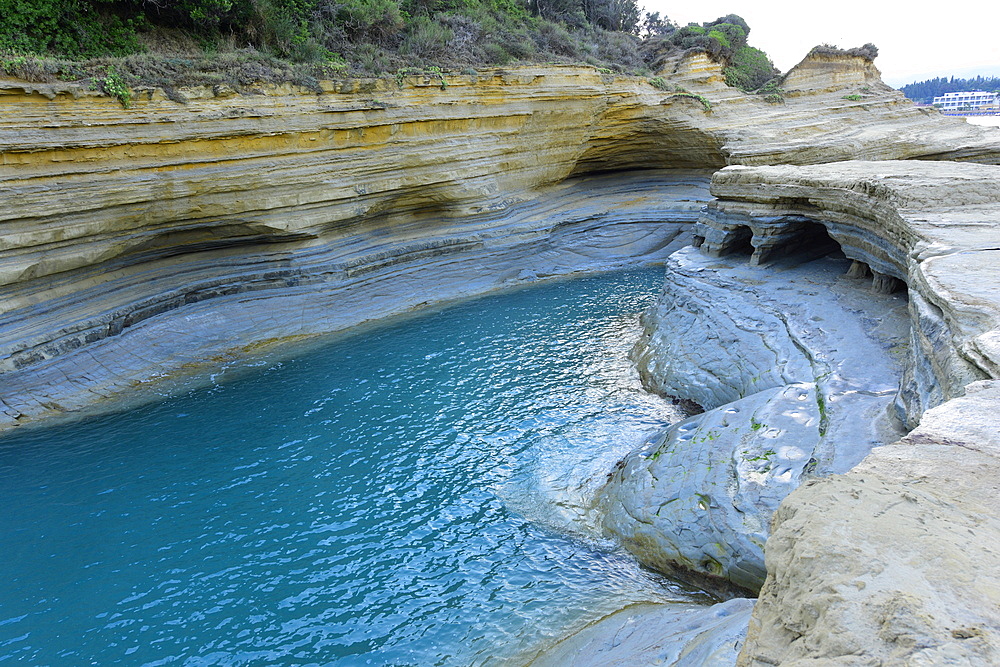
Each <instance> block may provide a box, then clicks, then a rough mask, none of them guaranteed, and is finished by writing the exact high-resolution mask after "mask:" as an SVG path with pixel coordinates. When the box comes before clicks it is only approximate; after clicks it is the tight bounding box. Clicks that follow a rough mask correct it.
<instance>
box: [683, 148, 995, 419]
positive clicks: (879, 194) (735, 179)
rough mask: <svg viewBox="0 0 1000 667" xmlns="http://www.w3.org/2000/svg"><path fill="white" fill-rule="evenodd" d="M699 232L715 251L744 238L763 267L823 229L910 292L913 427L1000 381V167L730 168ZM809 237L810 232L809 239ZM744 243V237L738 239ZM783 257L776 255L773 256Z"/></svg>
mask: <svg viewBox="0 0 1000 667" xmlns="http://www.w3.org/2000/svg"><path fill="white" fill-rule="evenodd" d="M712 193H713V194H715V195H716V196H717V197H719V201H718V202H716V203H714V204H712V205H711V206H710V208H709V211H708V213H707V214H706V215H705V216H703V217H702V218H701V219H700V221H699V225H698V231H697V233H698V234H700V235H701V236H702V237H703V238H704V239H705V242H704V243H703V248H704V249H705V250H706V252H708V253H709V254H715V255H718V254H725V253H726V252H729V251H730V250H731V249H732V247H733V246H734V245H739V244H740V243H742V242H743V240H745V241H747V242H748V243H749V245H750V246H751V247H752V248H753V253H754V258H755V259H757V260H759V261H766V259H767V258H768V257H771V256H773V255H774V254H775V252H776V249H780V248H782V247H785V248H790V247H791V248H794V247H795V245H796V239H797V238H798V239H799V240H801V239H802V238H803V237H805V238H813V237H814V233H815V228H814V227H812V226H811V225H816V224H821V225H822V226H823V228H824V230H825V233H827V234H829V236H830V237H832V239H834V240H835V241H836V242H837V243H838V244H839V245H840V247H841V248H842V249H843V251H844V253H845V254H846V255H847V256H848V257H849V258H852V259H855V260H858V262H859V263H860V264H862V265H864V267H867V268H870V269H871V271H872V273H873V274H874V275H873V278H874V281H875V283H876V284H878V285H881V286H882V288H884V287H885V285H886V281H887V277H888V278H895V279H896V280H898V281H900V282H899V283H898V284H899V285H900V286H901V285H902V284H903V283H904V282H905V284H906V285H908V286H909V297H910V319H911V322H912V325H913V326H912V333H911V336H912V339H911V352H910V361H909V364H908V366H907V372H906V377H905V379H904V383H903V387H902V393H901V399H902V402H903V406H904V409H905V414H906V419H907V421H908V422H909V423H910V424H911V425H913V424H916V423H917V421H918V420H919V418H920V415H921V414H922V413H923V411H924V410H926V409H928V408H930V407H933V406H935V405H938V404H939V403H941V402H943V401H945V400H948V399H949V398H952V397H955V396H961V395H962V394H963V393H964V387H965V385H966V384H968V383H969V382H973V381H975V380H980V379H986V378H991V377H997V375H998V370H1000V368H998V365H997V359H998V354H1000V348H998V347H997V341H998V336H1000V333H998V331H1000V287H998V286H997V282H996V280H995V279H994V276H995V270H996V268H995V267H996V266H998V264H997V261H998V259H1000V251H998V250H996V247H997V245H996V244H997V234H996V231H995V230H996V229H997V225H998V224H1000V170H998V169H997V168H996V167H994V166H986V165H971V164H955V163H950V162H912V161H893V162H875V163H868V162H845V163H840V164H830V165H815V166H809V167H802V168H792V167H761V168H746V167H729V168H727V169H724V170H722V171H721V172H719V173H717V174H716V176H715V178H714V179H713V185H712ZM810 235H812V236H810ZM734 239H742V240H734ZM777 252H780V250H777Z"/></svg>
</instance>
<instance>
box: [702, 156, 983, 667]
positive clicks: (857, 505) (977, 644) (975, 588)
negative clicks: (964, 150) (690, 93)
mask: <svg viewBox="0 0 1000 667" xmlns="http://www.w3.org/2000/svg"><path fill="white" fill-rule="evenodd" d="M713 193H715V194H716V195H717V196H719V197H720V200H719V201H718V202H717V203H716V204H714V205H713V206H712V207H710V209H709V211H708V213H707V215H705V216H704V217H703V218H702V219H701V220H700V222H699V232H700V234H702V235H703V236H704V238H705V242H704V244H703V246H704V247H706V250H707V251H708V252H709V253H712V254H722V253H725V252H727V251H728V250H729V249H732V248H736V247H741V246H743V247H748V248H749V249H751V250H752V251H753V256H755V257H759V258H760V259H761V261H762V262H771V261H775V258H776V257H780V255H781V253H782V250H783V248H784V247H786V245H785V244H787V247H795V246H796V245H797V243H798V242H801V241H803V240H804V238H812V239H816V238H818V237H817V236H816V229H815V228H811V229H810V228H806V227H804V225H806V224H807V223H808V224H810V225H816V224H819V225H822V226H823V229H824V230H825V231H826V232H827V233H828V234H829V236H830V237H832V238H833V239H834V240H836V241H837V242H838V243H839V245H840V246H841V248H842V250H843V252H844V253H845V254H846V255H847V256H848V257H849V258H853V259H854V260H855V264H854V266H852V274H853V275H856V276H861V275H864V274H865V273H867V272H868V269H869V268H870V269H871V273H872V274H873V287H875V288H877V290H879V291H881V290H883V289H884V288H885V287H886V285H887V280H888V279H892V280H895V281H897V282H898V284H900V285H901V284H903V283H905V285H906V286H907V289H908V295H909V311H910V321H911V332H912V333H911V341H910V350H909V353H908V355H907V357H906V367H907V372H906V374H905V375H904V384H903V388H902V392H901V395H902V398H903V403H904V407H905V410H904V414H905V416H906V417H907V418H908V419H909V420H910V421H911V423H915V422H917V421H919V426H918V427H917V428H916V429H915V430H914V431H912V432H911V433H910V434H909V435H908V436H906V437H905V438H903V439H902V440H899V441H898V442H896V443H895V444H892V445H888V446H883V447H878V448H876V449H874V450H873V451H872V453H871V454H870V455H869V456H867V457H866V458H865V459H864V460H863V461H862V462H861V463H860V464H859V465H858V466H856V467H855V468H853V469H852V470H850V471H849V472H847V473H846V474H843V475H833V476H830V477H826V478H823V479H814V480H809V481H808V482H806V483H805V484H803V485H802V486H801V487H800V488H799V489H797V490H796V491H793V492H792V493H791V494H790V495H789V496H788V497H787V498H786V499H785V500H784V501H783V502H782V504H781V505H780V507H779V509H778V510H777V512H776V513H775V515H774V522H773V525H772V535H771V537H770V539H769V540H768V542H767V546H766V565H767V579H766V582H765V584H764V587H763V589H762V590H761V597H760V601H759V602H758V604H757V605H756V606H755V609H754V614H753V620H752V622H751V626H750V633H749V635H748V640H747V644H746V645H745V647H744V650H743V652H742V653H741V657H740V661H739V664H741V665H774V664H783V665H784V664H787V665H796V664H883V665H903V664H907V665H914V664H928V665H938V664H961V665H991V664H997V662H998V661H1000V653H998V651H1000V636H998V634H997V628H998V627H1000V616H998V614H997V609H998V608H1000V606H998V595H1000V593H998V592H997V590H996V586H994V585H993V583H992V582H993V581H994V580H995V579H996V577H995V574H996V572H997V571H998V567H1000V562H998V553H997V550H996V549H995V548H994V546H993V545H995V544H996V543H997V538H998V535H997V531H998V530H1000V519H998V516H1000V514H998V509H1000V508H998V507H997V503H996V498H997V497H998V496H997V488H996V487H997V482H996V480H997V479H998V478H1000V477H998V472H1000V471H998V470H997V451H998V445H1000V440H998V438H1000V422H998V414H1000V412H998V410H997V406H998V405H1000V382H998V378H1000V372H998V368H1000V367H998V359H1000V356H998V355H1000V350H998V348H997V346H996V341H997V340H998V338H1000V292H998V289H997V285H996V280H995V274H996V267H997V266H1000V264H998V263H997V260H998V257H997V256H996V255H997V252H998V251H997V250H996V247H997V246H996V242H997V233H996V229H998V228H1000V227H998V225H1000V171H998V169H997V167H995V166H984V165H962V164H953V163H944V162H872V163H865V162H846V163H841V164H830V165H821V166H819V165H818V166H810V167H804V168H784V167H760V168H752V169H750V168H740V167H730V168H727V169H725V170H723V171H722V172H719V173H718V174H716V177H715V180H714V182H713ZM803 234H805V235H806V236H805V237H804V236H803ZM733 235H737V236H739V237H741V240H739V241H734V240H733V239H732V236H733ZM775 239H778V241H777V242H774V240H775ZM744 241H746V245H745V246H744V245H743V242H744ZM761 248H766V249H767V252H766V253H758V252H757V251H758V250H759V249H761Z"/></svg>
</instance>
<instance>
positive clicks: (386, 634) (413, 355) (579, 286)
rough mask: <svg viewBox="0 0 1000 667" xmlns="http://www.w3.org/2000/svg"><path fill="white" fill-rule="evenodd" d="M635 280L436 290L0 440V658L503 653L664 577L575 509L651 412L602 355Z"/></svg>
mask: <svg viewBox="0 0 1000 667" xmlns="http://www.w3.org/2000/svg"><path fill="white" fill-rule="evenodd" d="M658 283H659V276H658V273H657V272H655V271H637V272H627V273H617V274H608V275H604V276H597V277H590V278H584V279H578V280H574V281H565V282H559V283H551V284H547V285H543V286H540V287H535V288H532V289H526V290H519V291H515V292H511V293H507V294H501V295H496V296H490V297H486V298H482V299H478V300H475V301H468V302H464V303H459V304H455V305H452V306H449V307H447V308H443V309H439V310H437V311H434V312H427V313H424V314H423V315H421V316H419V317H408V318H403V319H399V320H395V321H392V322H389V323H386V324H384V325H381V326H378V327H369V328H366V329H364V330H359V331H358V332H357V333H355V334H353V335H350V336H342V337H339V338H338V339H336V340H335V341H333V342H331V343H330V344H329V345H327V346H326V347H323V348H321V349H317V350H313V351H311V352H309V353H308V354H304V355H302V356H298V357H295V358H288V359H283V360H282V361H281V362H273V361H271V362H268V363H262V362H261V361H255V362H253V364H248V367H250V366H253V367H254V368H252V370H248V369H242V370H239V369H234V370H232V371H231V372H228V373H221V374H218V375H217V376H216V378H215V384H214V385H212V386H210V387H206V388H204V389H201V390H197V391H193V392H191V393H189V394H187V395H184V396H178V397H174V398H171V399H169V400H166V401H164V402H162V403H159V404H156V405H148V406H145V407H143V408H140V409H137V410H134V411H132V412H129V413H124V414H117V415H112V416H109V417H105V418H101V419H95V420H91V421H87V422H82V423H78V424H74V425H63V426H59V427H54V428H51V429H48V430H37V431H29V432H25V433H21V434H15V435H13V436H10V437H8V438H6V439H4V440H2V441H0V502H2V503H3V506H4V507H5V508H7V509H6V511H5V512H4V513H3V515H2V518H0V548H2V549H3V553H4V554H5V556H6V558H5V561H6V563H7V564H8V571H7V572H6V573H5V576H6V578H7V584H6V585H5V586H4V587H3V588H2V589H0V660H4V659H8V660H20V661H24V662H28V663H34V664H83V663H100V664H109V663H123V664H147V665H168V664H185V665H245V664H249V663H253V664H269V663H280V664H290V663H294V664H317V665H328V664H339V665H361V664H371V665H474V664H475V665H479V664H482V665H488V664H507V663H509V662H511V661H514V660H516V656H517V655H519V654H520V652H522V651H525V650H527V649H528V648H529V647H531V646H533V645H535V644H537V643H538V642H544V641H546V640H547V639H551V638H553V637H556V636H558V635H559V634H560V633H562V632H564V631H565V630H566V629H567V628H571V627H579V626H581V625H583V624H585V623H587V622H588V621H590V620H593V619H594V618H597V617H600V616H602V615H604V614H606V613H608V612H609V611H611V610H614V609H618V608H621V607H623V606H625V605H626V604H629V603H631V602H636V601H644V600H664V599H690V598H691V594H690V593H689V592H685V591H683V590H682V589H680V587H678V586H676V585H673V584H670V583H669V582H666V581H664V580H662V579H659V578H656V577H654V576H653V575H651V574H649V573H647V572H644V571H643V570H641V569H640V568H638V567H637V566H636V565H635V563H634V561H633V560H632V559H630V558H628V557H626V556H623V555H622V554H620V553H619V552H617V551H615V550H613V549H612V548H611V547H610V545H608V544H605V543H604V542H603V541H602V540H601V538H600V534H599V531H598V530H597V528H596V526H594V525H593V517H592V516H591V513H590V512H589V504H590V502H591V500H592V498H593V494H594V492H595V490H596V489H597V487H598V486H599V485H600V484H601V483H602V482H603V479H604V476H605V475H606V472H607V470H609V469H610V468H611V467H612V466H613V464H614V462H615V461H616V460H617V459H618V458H619V457H620V456H621V455H622V454H624V453H625V452H626V451H628V450H629V449H631V448H632V447H634V446H636V445H638V444H640V443H641V441H642V440H643V438H645V437H646V436H647V434H648V433H649V432H650V431H651V430H652V429H655V428H657V427H659V426H661V425H662V424H663V423H664V422H665V421H668V420H672V419H674V418H675V417H676V415H675V414H674V413H673V412H672V408H671V406H669V405H667V404H666V403H665V402H663V401H661V400H659V399H657V398H655V397H651V396H649V395H647V394H645V393H643V392H642V391H641V389H640V387H639V384H638V379H637V378H636V377H635V372H634V369H633V368H632V366H631V364H630V363H629V362H628V360H627V353H628V350H629V348H630V346H631V345H632V343H633V342H634V340H635V339H636V338H637V336H638V324H637V313H638V312H639V311H640V310H641V308H642V307H643V306H644V305H646V304H648V302H649V301H650V299H651V298H652V296H653V295H654V294H655V292H656V289H657V287H658Z"/></svg>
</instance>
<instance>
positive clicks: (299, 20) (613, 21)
mask: <svg viewBox="0 0 1000 667" xmlns="http://www.w3.org/2000/svg"><path fill="white" fill-rule="evenodd" d="M749 32H750V27H749V26H748V25H747V24H746V22H745V21H744V20H743V19H742V18H740V17H739V16H735V15H729V16H725V17H722V18H719V19H717V20H715V21H711V22H708V23H704V24H702V25H697V24H691V25H688V26H685V27H678V26H677V25H675V24H674V23H673V22H671V21H670V20H669V19H667V18H665V17H660V15H659V14H658V13H654V14H646V15H645V16H643V13H642V11H641V10H640V7H639V5H638V4H637V0H0V68H2V69H4V70H5V71H7V72H8V73H9V74H14V75H16V76H20V77H22V78H27V79H33V80H41V81H45V80H55V79H63V80H77V79H83V78H90V79H91V81H92V82H94V83H95V84H96V85H98V86H99V87H101V88H103V89H105V90H106V91H108V92H112V94H116V93H115V91H122V90H126V89H127V87H128V86H130V85H136V84H140V83H141V84H146V85H158V86H162V87H164V88H165V89H168V93H169V89H171V88H172V87H173V86H179V85H190V84H197V83H222V82H225V83H230V84H233V85H236V86H239V85H248V84H250V83H254V82H258V81H293V82H297V83H300V84H302V85H310V83H311V84H315V82H316V79H317V78H331V77H339V76H350V75H379V74H383V73H389V72H396V73H398V72H400V71H405V70H406V69H407V68H420V69H421V70H423V71H432V72H441V71H443V70H468V69H469V68H474V67H477V66H491V65H493V66H497V65H500V66H502V65H506V64H509V63H516V62H567V63H584V64H590V65H594V66H597V67H601V68H608V69H610V70H613V71H617V72H628V73H633V74H639V75H648V74H650V73H652V72H654V71H655V70H656V69H658V68H659V67H660V65H661V64H662V63H663V62H664V60H665V59H666V58H667V57H669V56H671V55H676V54H677V53H679V52H681V51H684V50H690V49H694V50H698V51H703V52H706V53H708V54H709V55H710V56H711V57H712V58H713V59H715V60H716V61H718V62H721V63H722V64H723V65H724V66H725V73H726V80H727V82H728V83H730V84H731V85H734V86H738V87H739V88H742V89H743V90H755V89H758V88H760V87H761V86H762V85H764V84H765V83H766V82H768V81H769V80H770V79H772V78H773V77H774V76H775V75H776V74H777V71H776V70H775V68H774V66H773V65H772V64H771V61H770V60H769V59H768V57H767V55H766V54H765V53H764V52H762V51H760V50H759V49H755V48H753V47H751V46H748V45H747V35H748V34H749ZM119 97H120V96H119ZM124 101H125V100H123V102H124Z"/></svg>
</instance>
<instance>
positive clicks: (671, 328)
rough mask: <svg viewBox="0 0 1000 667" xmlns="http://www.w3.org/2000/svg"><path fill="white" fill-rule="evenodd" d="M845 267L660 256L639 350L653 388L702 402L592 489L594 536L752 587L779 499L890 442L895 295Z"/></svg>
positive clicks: (897, 339)
mask: <svg viewBox="0 0 1000 667" xmlns="http://www.w3.org/2000/svg"><path fill="white" fill-rule="evenodd" d="M849 265H850V263H849V262H846V261H845V260H835V259H820V260H814V261H811V262H806V263H805V264H798V263H797V262H795V261H787V262H785V263H781V264H777V265H775V266H771V267H768V268H763V267H756V266H750V265H748V264H747V258H746V257H737V258H727V259H713V258H710V257H707V256H705V255H704V254H702V253H700V252H699V251H698V250H697V249H695V248H685V249H683V250H680V251H678V252H676V253H675V254H674V255H672V256H671V257H670V259H669V260H668V262H667V277H666V282H665V286H664V291H663V293H662V295H661V297H660V299H659V301H658V303H657V305H656V306H654V308H653V309H652V310H651V312H649V313H647V316H646V317H647V328H648V335H647V338H646V339H645V341H644V342H643V343H641V344H640V351H639V356H640V358H641V360H642V362H644V365H645V368H646V373H647V377H648V378H649V379H650V380H652V381H655V382H656V386H657V388H658V389H660V390H661V391H662V392H664V393H666V394H670V395H679V396H683V397H684V398H690V399H693V400H695V401H698V402H700V403H702V404H704V405H705V406H706V407H710V408H712V409H710V410H709V411H708V412H706V413H704V414H700V415H696V416H694V417H691V418H690V419H687V420H685V421H683V422H680V423H678V424H675V425H674V426H672V427H670V428H669V429H667V430H666V432H665V433H664V434H663V435H662V436H661V437H660V438H659V439H658V440H655V441H653V442H651V443H649V444H648V445H647V446H646V447H643V448H640V449H639V450H637V451H635V452H633V453H631V454H630V455H629V456H627V457H626V458H625V459H624V460H623V462H622V463H621V464H620V466H619V467H618V468H617V469H616V470H615V472H614V474H613V475H612V477H611V479H610V481H609V483H608V485H607V486H606V488H605V489H604V492H603V494H602V497H601V501H600V506H601V509H602V510H603V511H604V513H605V514H604V524H605V527H606V529H607V530H608V531H609V532H610V533H611V534H613V535H614V536H615V537H617V538H618V539H620V540H621V541H622V542H623V544H625V545H626V547H627V548H628V549H629V550H630V551H632V552H633V553H634V554H635V555H636V556H637V557H638V558H639V560H640V561H641V562H643V563H645V564H647V565H649V566H651V567H653V568H655V569H658V570H661V571H665V572H670V573H673V574H675V575H679V576H685V574H690V573H696V574H697V575H701V576H707V577H710V578H712V579H714V580H716V585H718V586H720V587H721V588H722V589H723V590H725V589H727V588H729V587H730V584H734V585H735V586H737V587H740V588H742V589H748V590H751V591H756V590H757V589H759V588H760V586H761V585H762V583H763V581H764V574H765V571H764V552H763V550H764V542H765V540H766V539H767V535H768V526H769V523H770V519H771V515H772V514H773V512H774V511H775V510H776V509H777V507H778V505H779V503H780V502H781V501H782V499H783V498H784V497H785V496H786V495H787V494H788V493H789V492H791V491H792V490H793V489H794V488H796V486H798V484H799V483H800V482H801V481H802V480H803V479H806V478H808V477H810V476H816V475H828V474H830V473H835V472H846V471H847V470H849V469H850V468H852V467H853V466H854V465H856V464H857V463H858V462H859V461H861V459H862V458H863V457H864V456H865V455H866V454H867V453H868V452H869V451H870V450H871V448H872V447H874V446H877V445H879V444H882V443H884V442H889V441H892V440H894V439H896V438H897V437H899V435H900V434H901V431H900V430H899V428H898V423H897V419H896V418H895V414H894V410H893V401H894V399H895V394H896V389H897V387H898V380H899V377H900V375H901V373H902V363H901V361H902V358H903V355H902V354H901V351H902V350H905V345H906V336H907V327H906V300H905V299H904V298H903V297H902V296H901V295H896V296H892V295H883V294H875V293H872V292H871V291H870V290H869V289H868V287H867V283H866V282H865V281H862V280H858V279H856V278H850V277H846V276H845V275H844V273H845V271H846V270H847V268H848V267H849ZM701 576H699V577H697V578H698V579H701Z"/></svg>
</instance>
